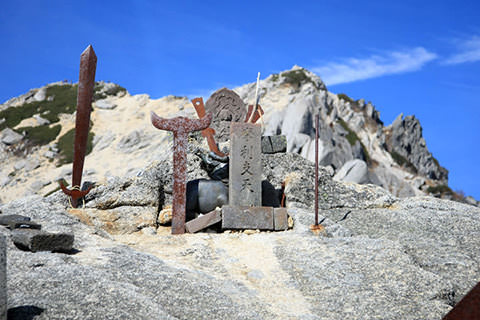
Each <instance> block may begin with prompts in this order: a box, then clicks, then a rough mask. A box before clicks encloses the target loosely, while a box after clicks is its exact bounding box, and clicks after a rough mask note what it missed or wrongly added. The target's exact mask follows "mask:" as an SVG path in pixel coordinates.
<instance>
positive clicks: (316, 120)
mask: <svg viewBox="0 0 480 320" xmlns="http://www.w3.org/2000/svg"><path fill="white" fill-rule="evenodd" d="M319 118H320V116H319V115H318V114H317V115H316V116H315V225H316V226H318V125H319V122H320V121H319Z"/></svg>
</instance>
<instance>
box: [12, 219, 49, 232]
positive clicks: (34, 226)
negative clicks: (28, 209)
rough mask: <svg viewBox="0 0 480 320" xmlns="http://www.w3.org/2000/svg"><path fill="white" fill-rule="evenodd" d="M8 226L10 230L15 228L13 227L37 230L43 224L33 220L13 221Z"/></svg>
mask: <svg viewBox="0 0 480 320" xmlns="http://www.w3.org/2000/svg"><path fill="white" fill-rule="evenodd" d="M8 227H9V228H10V230H13V229H36V230H40V229H42V225H41V224H38V223H35V222H31V221H16V222H12V223H10V225H9V226H8Z"/></svg>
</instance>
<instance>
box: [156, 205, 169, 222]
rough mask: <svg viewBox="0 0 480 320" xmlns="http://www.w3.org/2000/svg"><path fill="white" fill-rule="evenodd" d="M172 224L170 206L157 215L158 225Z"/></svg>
mask: <svg viewBox="0 0 480 320" xmlns="http://www.w3.org/2000/svg"><path fill="white" fill-rule="evenodd" d="M171 222H172V206H171V205H168V206H166V207H165V208H163V210H162V211H160V213H159V214H158V223H159V224H167V223H171Z"/></svg>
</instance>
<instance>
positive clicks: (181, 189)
mask: <svg viewBox="0 0 480 320" xmlns="http://www.w3.org/2000/svg"><path fill="white" fill-rule="evenodd" d="M151 118H152V124H153V125H154V126H155V127H156V128H157V129H160V130H167V131H172V132H173V203H172V207H173V208H172V234H182V233H185V207H186V179H187V174H186V171H187V143H188V133H189V132H192V131H198V130H203V129H206V128H208V126H210V122H211V121H212V114H211V113H208V114H207V115H206V116H205V117H203V118H201V119H189V118H185V117H176V118H173V119H164V118H161V117H159V116H157V115H156V114H155V112H153V111H152V113H151Z"/></svg>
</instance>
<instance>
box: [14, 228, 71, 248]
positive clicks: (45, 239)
mask: <svg viewBox="0 0 480 320" xmlns="http://www.w3.org/2000/svg"><path fill="white" fill-rule="evenodd" d="M12 240H13V242H14V243H15V245H17V246H18V247H20V248H22V249H28V250H30V251H32V252H37V251H61V252H67V251H71V250H72V247H73V240H74V236H73V234H71V233H49V232H44V231H39V230H34V229H16V230H13V231H12Z"/></svg>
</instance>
